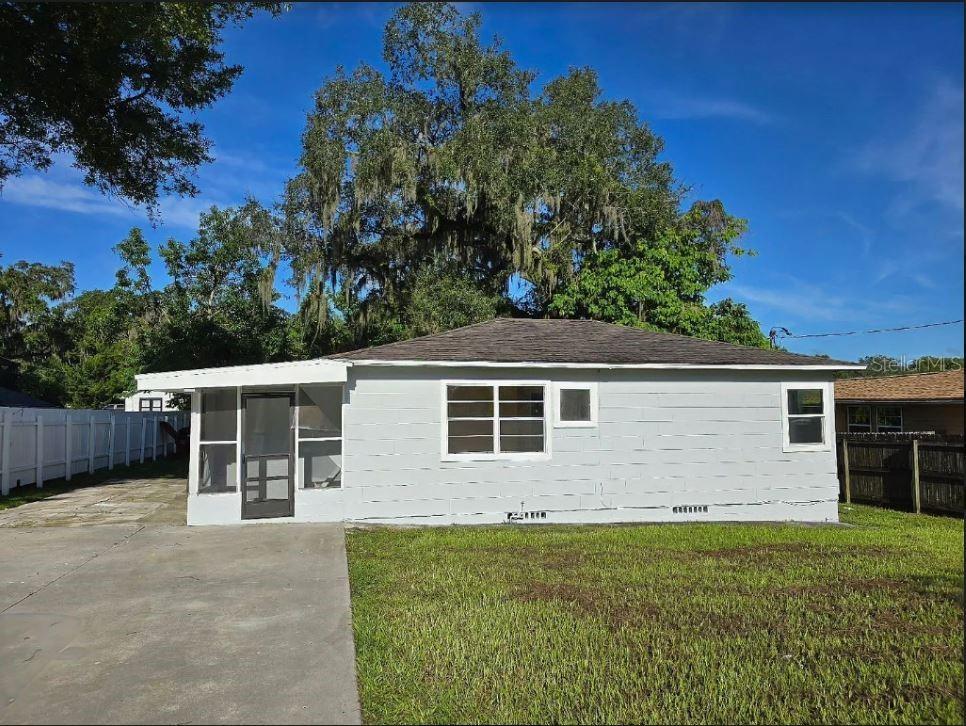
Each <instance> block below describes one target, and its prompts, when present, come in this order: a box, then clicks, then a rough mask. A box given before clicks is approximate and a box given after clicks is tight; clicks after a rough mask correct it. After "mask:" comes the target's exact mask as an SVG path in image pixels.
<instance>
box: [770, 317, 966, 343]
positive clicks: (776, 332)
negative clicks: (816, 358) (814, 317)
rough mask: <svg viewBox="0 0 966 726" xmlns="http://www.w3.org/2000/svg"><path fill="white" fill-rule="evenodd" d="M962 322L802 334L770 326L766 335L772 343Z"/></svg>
mask: <svg viewBox="0 0 966 726" xmlns="http://www.w3.org/2000/svg"><path fill="white" fill-rule="evenodd" d="M961 322H963V319H962V318H960V319H959V320H945V321H943V322H941V323H924V324H922V325H902V326H900V327H898V328H872V329H870V330H847V331H843V332H837V333H803V334H802V335H796V334H795V333H792V332H791V331H790V330H789V329H788V328H781V327H778V328H772V329H771V331H769V333H768V337H769V338H771V340H772V343H773V344H774V342H775V339H776V338H831V337H838V336H842V335H865V334H866V333H898V332H902V331H904V330H921V329H922V328H938V327H941V326H943V325H956V324H957V323H961Z"/></svg>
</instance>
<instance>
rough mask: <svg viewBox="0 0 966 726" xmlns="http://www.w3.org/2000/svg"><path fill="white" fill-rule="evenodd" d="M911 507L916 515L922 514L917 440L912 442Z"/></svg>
mask: <svg viewBox="0 0 966 726" xmlns="http://www.w3.org/2000/svg"><path fill="white" fill-rule="evenodd" d="M912 506H913V508H914V509H915V512H916V514H921V513H922V500H921V499H920V494H919V439H913V440H912Z"/></svg>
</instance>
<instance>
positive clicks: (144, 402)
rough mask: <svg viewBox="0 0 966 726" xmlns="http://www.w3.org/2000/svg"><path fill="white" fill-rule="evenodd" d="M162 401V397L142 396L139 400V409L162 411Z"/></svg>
mask: <svg viewBox="0 0 966 726" xmlns="http://www.w3.org/2000/svg"><path fill="white" fill-rule="evenodd" d="M162 403H163V402H162V400H161V399H160V398H142V399H140V400H139V401H138V411H160V410H162Z"/></svg>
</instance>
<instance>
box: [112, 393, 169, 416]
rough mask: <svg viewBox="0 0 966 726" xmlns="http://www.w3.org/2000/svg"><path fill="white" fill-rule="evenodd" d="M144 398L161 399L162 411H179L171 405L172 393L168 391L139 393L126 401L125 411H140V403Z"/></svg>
mask: <svg viewBox="0 0 966 726" xmlns="http://www.w3.org/2000/svg"><path fill="white" fill-rule="evenodd" d="M142 398H160V399H161V406H162V408H161V410H162V411H177V410H178V409H177V408H175V407H174V406H173V405H172V404H171V393H169V392H167V391H138V392H137V393H134V394H132V395H130V396H128V397H127V398H125V399H124V410H125V411H140V401H141V399H142Z"/></svg>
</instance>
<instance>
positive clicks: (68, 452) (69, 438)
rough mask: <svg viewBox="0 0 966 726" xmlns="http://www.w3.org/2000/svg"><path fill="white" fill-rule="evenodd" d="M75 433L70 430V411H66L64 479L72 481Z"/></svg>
mask: <svg viewBox="0 0 966 726" xmlns="http://www.w3.org/2000/svg"><path fill="white" fill-rule="evenodd" d="M73 438H74V437H73V434H72V432H71V430H70V411H64V459H65V460H66V463H65V464H64V479H66V480H67V481H70V475H71V474H72V473H73V472H71V469H73V468H74V442H73Z"/></svg>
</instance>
